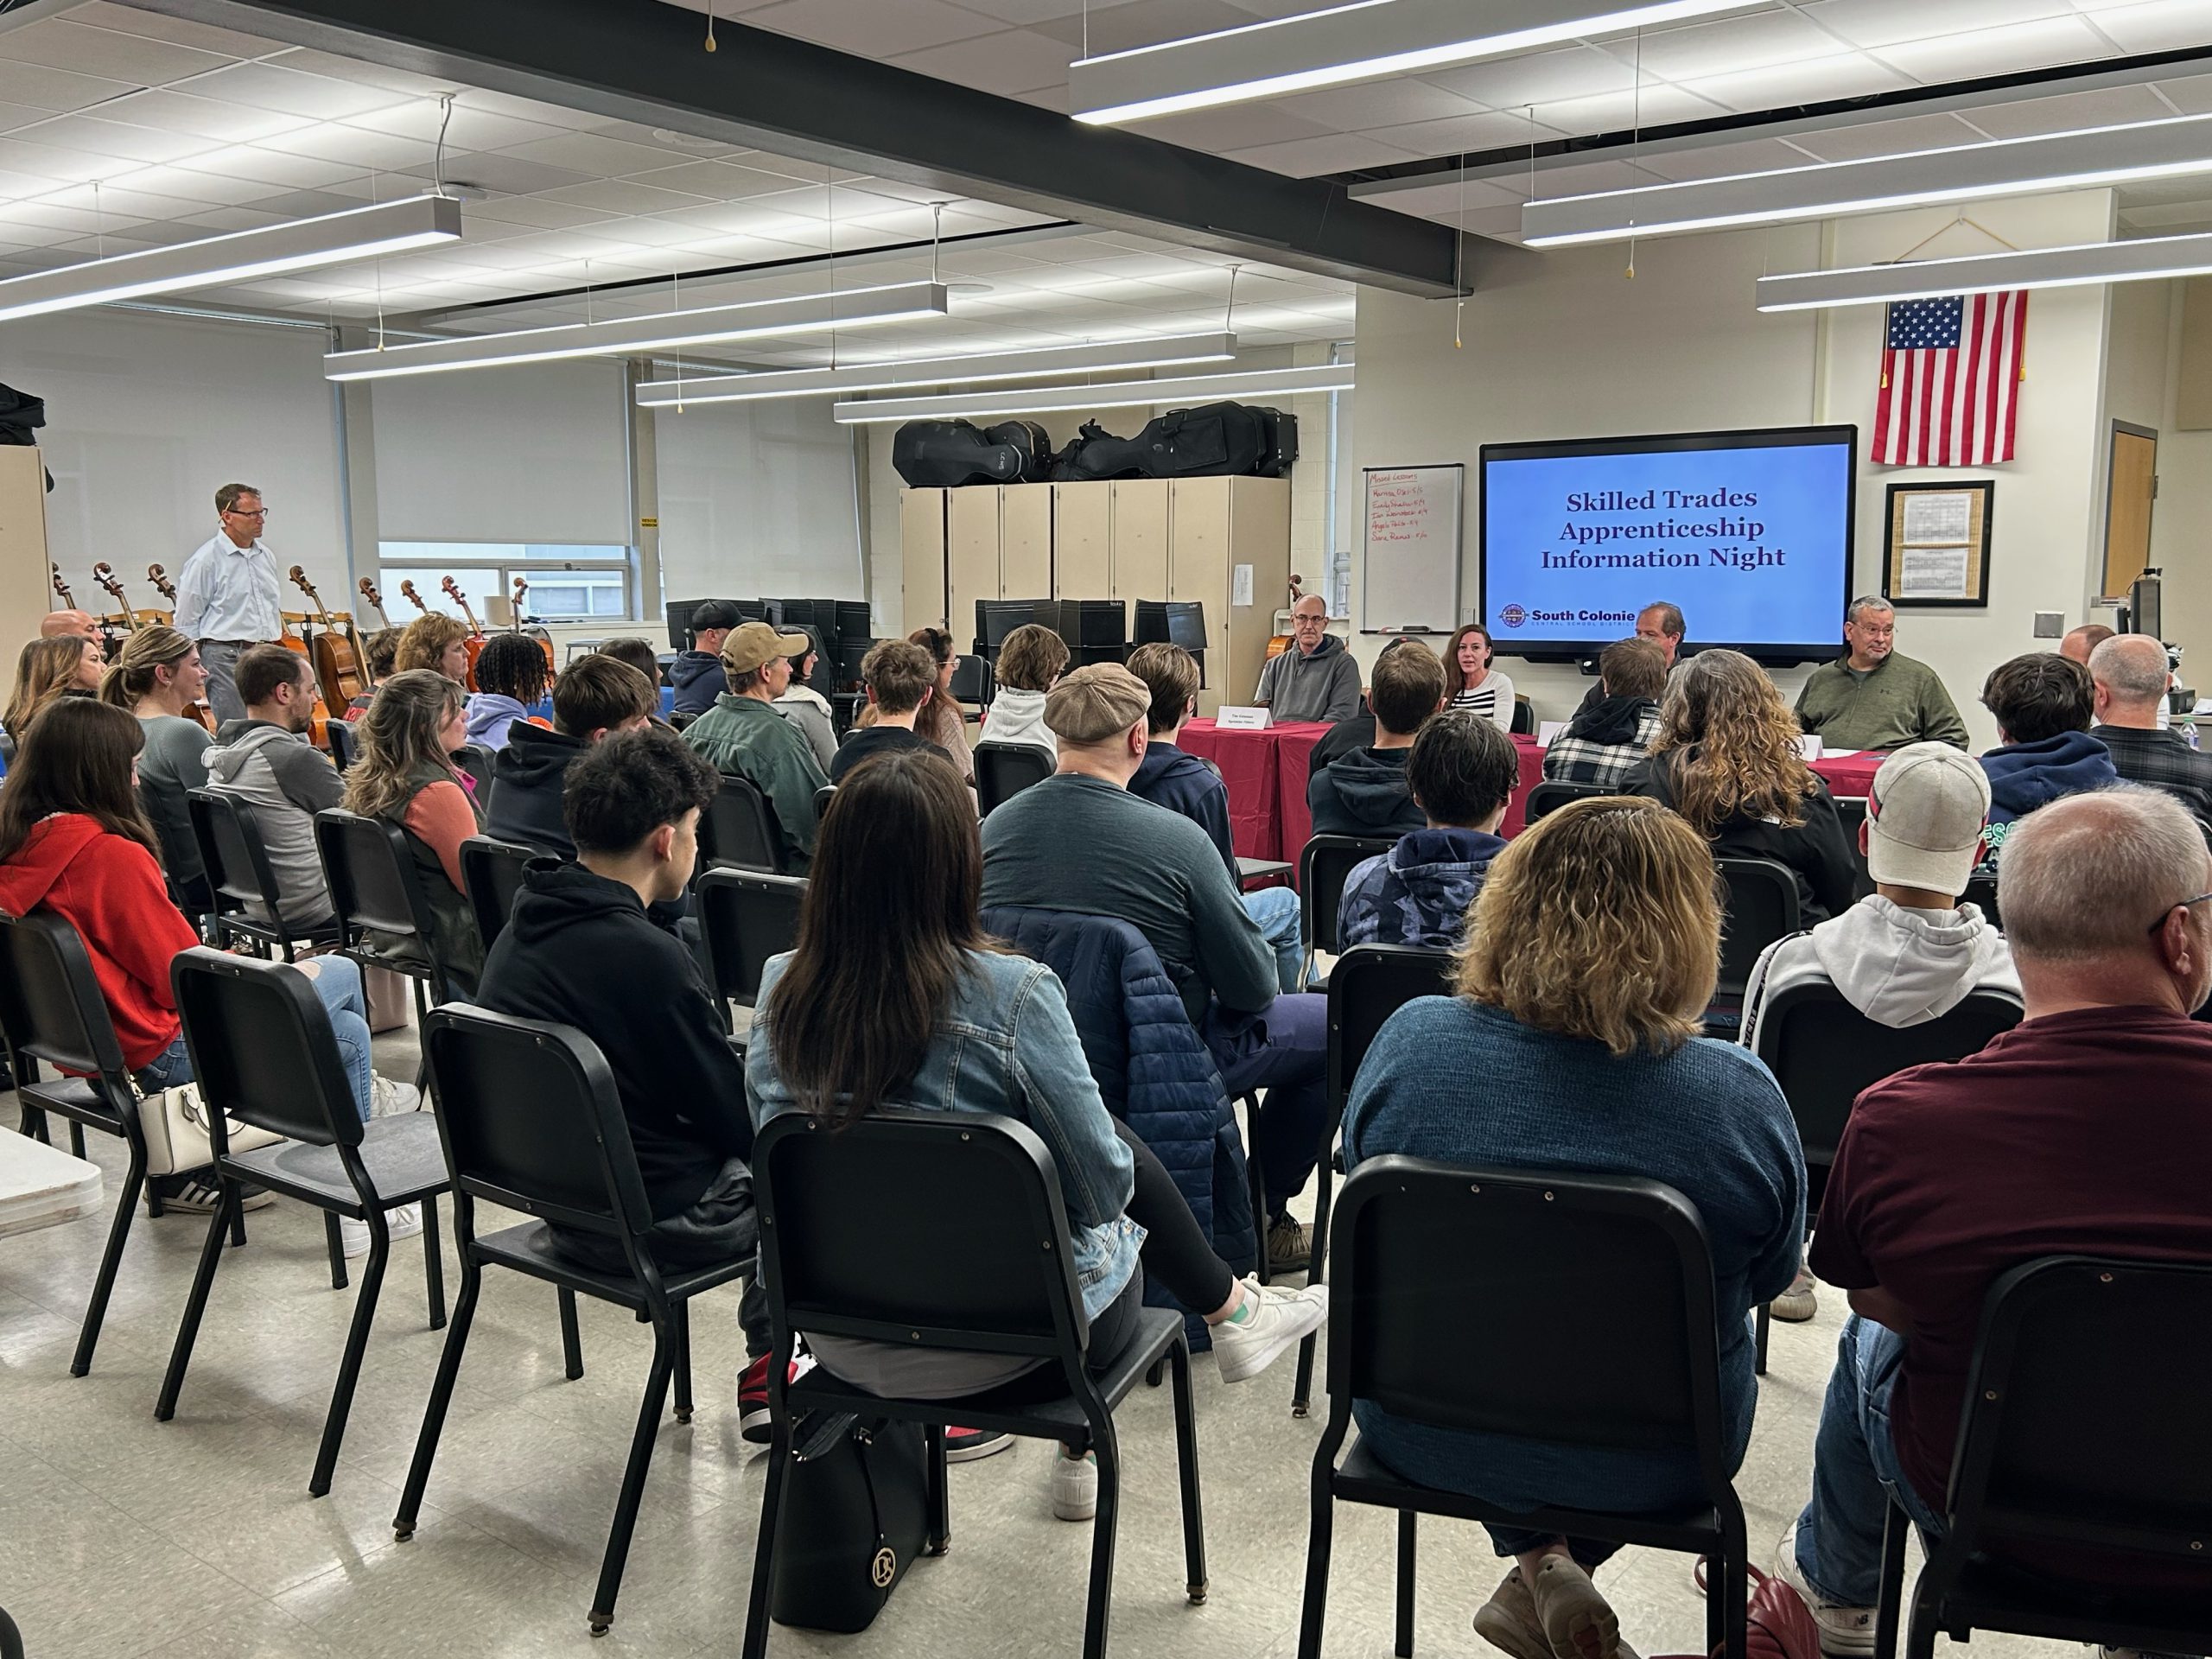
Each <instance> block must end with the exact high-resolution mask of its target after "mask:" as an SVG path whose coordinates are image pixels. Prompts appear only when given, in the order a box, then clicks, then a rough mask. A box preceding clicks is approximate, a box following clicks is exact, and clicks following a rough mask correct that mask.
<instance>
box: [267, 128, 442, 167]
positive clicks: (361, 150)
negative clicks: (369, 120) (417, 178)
mask: <svg viewBox="0 0 2212 1659" xmlns="http://www.w3.org/2000/svg"><path fill="white" fill-rule="evenodd" d="M283 146H284V148H285V149H288V150H296V151H297V152H298V153H299V154H301V155H302V156H315V157H317V158H319V159H321V160H323V161H327V162H350V163H352V164H353V165H354V166H357V167H360V168H366V169H368V170H369V171H372V172H392V171H397V169H398V168H404V167H416V166H428V165H429V162H430V160H431V158H432V157H433V156H435V155H436V154H437V150H436V147H435V145H431V144H426V143H423V142H422V141H420V140H419V139H415V138H395V137H391V136H389V135H388V134H385V133H381V132H370V131H368V130H366V129H365V128H361V127H341V126H340V125H339V124H337V123H335V122H328V123H324V124H316V125H312V126H307V127H302V128H301V129H299V130H296V131H294V132H288V133H285V134H284V135H283Z"/></svg>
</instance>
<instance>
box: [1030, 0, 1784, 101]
mask: <svg viewBox="0 0 2212 1659" xmlns="http://www.w3.org/2000/svg"><path fill="white" fill-rule="evenodd" d="M1762 3H1764V0H1649V3H1646V4H1643V5H1623V4H1621V3H1619V0H1485V3H1484V4H1482V5H1470V4H1469V3H1468V0H1356V3H1354V4H1351V5H1343V6H1332V7H1331V8H1329V9H1328V10H1325V11H1310V12H1306V13H1305V14H1303V15H1301V16H1295V17H1278V18H1274V19H1270V20H1268V21H1267V22H1257V23H1246V24H1243V25H1241V26H1239V27H1238V28H1236V29H1221V30H1219V31H1217V32H1216V33H1214V34H1211V35H1192V36H1189V37H1188V38H1186V39H1184V40H1179V41H1161V42H1160V44H1158V45H1156V46H1140V47H1135V48H1132V49H1130V50H1128V51H1127V52H1108V53H1103V54H1100V55H1099V56H1097V57H1084V58H1081V59H1078V60H1077V61H1076V62H1074V63H1071V64H1070V65H1069V66H1068V102H1069V105H1070V106H1071V112H1072V113H1073V114H1074V116H1075V118H1076V119H1077V120H1078V121H1087V122H1090V123H1092V124H1101V125H1110V124H1115V123H1117V122H1123V121H1141V120H1145V119H1147V118H1149V117H1153V116H1160V115H1176V114H1180V113H1181V112H1182V111H1185V110H1205V109H1211V108H1214V107H1216V106H1217V105H1224V104H1243V103H1247V102H1249V101H1250V100H1251V99H1260V98H1280V97H1282V96H1283V95H1284V94H1286V93H1288V92H1311V91H1313V89H1314V88H1315V87H1318V86H1344V85H1346V84H1348V83H1350V82H1352V81H1357V80H1377V79H1382V78H1383V77H1385V76H1388V75H1406V74H1414V73H1420V72H1421V71H1422V70H1427V69H1440V68H1443V67H1446V65H1449V64H1455V63H1471V62H1473V61H1474V60H1476V59H1478V58H1502V57H1509V56H1510V55H1512V54H1514V53H1516V52H1529V51H1533V50H1535V48H1538V47H1543V46H1554V45H1557V44H1559V43H1560V42H1562V41H1573V40H1580V39H1581V38H1582V37H1584V36H1586V35H1603V34H1608V33H1611V32H1613V31H1615V30H1624V29H1643V28H1649V27H1654V26H1656V25H1658V24H1661V23H1676V22H1683V21H1684V20H1686V19H1688V18H1692V17H1709V16H1713V15H1715V14H1716V13H1719V12H1726V11H1748V10H1751V9H1752V8H1753V7H1754V6H1757V5H1759V4H1762Z"/></svg>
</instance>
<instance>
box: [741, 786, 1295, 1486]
mask: <svg viewBox="0 0 2212 1659" xmlns="http://www.w3.org/2000/svg"><path fill="white" fill-rule="evenodd" d="M981 895H982V849H981V845H980V843H979V842H978V839H977V836H976V818H975V814H974V810H973V809H972V808H971V807H970V805H969V797H968V791H967V788H966V786H965V785H964V783H963V780H962V779H961V777H960V774H959V773H958V772H957V771H955V770H954V768H953V766H952V764H951V763H950V761H948V760H945V759H944V756H943V755H941V754H937V753H931V752H930V751H928V750H907V751H903V752H896V753H889V754H884V755H880V756H878V757H877V758H875V759H874V760H870V761H869V762H868V764H867V765H866V766H859V767H855V769H854V770H853V772H851V773H850V774H849V776H848V777H847V779H846V780H845V781H844V783H843V784H842V785H839V787H838V791H837V793H836V797H835V798H833V799H832V801H831V804H830V807H829V811H828V812H827V813H826V814H825V815H824V817H823V821H822V825H821V831H820V838H819V840H818V842H817V848H816V854H815V866H814V875H813V880H812V881H811V883H810V887H809V889H808V893H807V899H806V905H805V907H804V911H803V912H802V913H801V916H800V920H799V933H798V948H797V949H795V950H791V951H790V952H787V953H785V954H784V955H781V956H778V957H772V958H770V959H769V961H768V963H767V965H766V968H765V969H764V970H763V972H762V976H761V984H760V1001H759V1004H758V1006H759V1009H760V1013H759V1015H758V1017H756V1019H755V1020H754V1022H753V1031H752V1035H751V1039H750V1042H749V1043H748V1046H747V1052H746V1062H745V1082H746V1095H747V1101H748V1103H749V1104H750V1106H751V1108H752V1112H753V1122H754V1123H755V1125H756V1126H757V1125H759V1124H762V1123H765V1122H766V1121H767V1120H768V1119H769V1118H771V1117H772V1116H775V1115H776V1114H778V1113H779V1112H786V1111H805V1112H810V1113H811V1114H813V1115H814V1116H816V1117H817V1118H819V1119H821V1120H823V1121H825V1122H830V1123H833V1124H834V1123H836V1122H843V1121H846V1120H849V1119H850V1118H853V1117H855V1116H862V1115H864V1114H865V1113H866V1112H868V1110H869V1109H872V1108H874V1107H876V1106H879V1105H880V1106H897V1107H902V1108H906V1109H918V1110H925V1111H928V1110H935V1111H951V1110H955V1109H958V1110H963V1111H989V1112H1001V1113H1004V1114H1005V1115H1006V1116H1009V1117H1013V1118H1015V1119H1018V1120H1019V1121H1020V1122H1023V1123H1026V1124H1027V1125H1028V1126H1029V1127H1030V1128H1033V1129H1034V1130H1035V1131H1036V1132H1037V1134H1038V1135H1039V1138H1041V1139H1042V1140H1043V1141H1044V1142H1045V1144H1046V1146H1047V1147H1050V1148H1051V1149H1052V1160H1053V1163H1054V1165H1055V1166H1057V1168H1058V1172H1059V1179H1060V1191H1061V1197H1062V1200H1063V1202H1064V1203H1065V1205H1066V1208H1067V1215H1068V1224H1069V1230H1070V1233H1071V1243H1072V1245H1073V1250H1074V1259H1075V1262H1076V1268H1077V1281H1078V1283H1079V1284H1080V1286H1081V1287H1082V1292H1083V1311H1084V1317H1085V1318H1086V1319H1088V1320H1089V1321H1090V1347H1089V1353H1090V1365H1091V1369H1092V1370H1094V1371H1099V1372H1103V1371H1104V1370H1108V1369H1109V1368H1110V1367H1111V1366H1112V1364H1113V1363H1114V1361H1115V1359H1116V1356H1118V1355H1119V1354H1120V1353H1121V1351H1122V1350H1123V1349H1124V1348H1125V1347H1127V1346H1128V1341H1129V1338H1130V1337H1131V1336H1132V1335H1133V1334H1134V1332H1135V1327H1136V1323H1137V1314H1138V1310H1139V1309H1140V1307H1141V1305H1142V1302H1143V1297H1144V1273H1143V1270H1142V1269H1143V1268H1150V1269H1151V1271H1152V1272H1153V1273H1154V1274H1156V1275H1157V1276H1158V1277H1159V1279H1160V1282H1161V1283H1162V1284H1163V1285H1165V1286H1166V1287H1167V1288H1168V1289H1169V1290H1170V1291H1171V1292H1173V1294H1174V1295H1175V1296H1176V1297H1177V1299H1178V1300H1180V1301H1181V1302H1182V1303H1183V1304H1184V1305H1185V1306H1187V1307H1192V1308H1198V1309H1205V1310H1210V1311H1208V1312H1206V1313H1205V1319H1206V1322H1207V1323H1208V1324H1209V1325H1212V1326H1213V1351H1214V1355H1215V1358H1216V1360H1217V1363H1219V1365H1220V1367H1221V1372H1222V1377H1223V1380H1224V1382H1231V1383H1234V1382H1238V1381H1241V1380H1242V1379H1243V1378H1245V1377H1248V1376H1253V1375H1254V1374H1255V1373H1256V1372H1258V1371H1259V1370H1262V1369H1263V1368H1264V1367H1265V1366H1267V1365H1268V1363H1270V1362H1271V1361H1273V1360H1274V1359H1275V1358H1277V1357H1280V1356H1281V1355H1282V1354H1283V1353H1285V1352H1287V1351H1288V1350H1289V1348H1290V1347H1291V1346H1292V1344H1295V1343H1296V1342H1297V1341H1298V1340H1299V1338H1301V1337H1303V1336H1304V1335H1306V1332H1309V1331H1311V1330H1313V1328H1314V1327H1315V1326H1317V1325H1319V1323H1320V1322H1321V1319H1322V1318H1323V1317H1324V1316H1325V1313H1326V1312H1327V1307H1328V1292H1327V1290H1326V1287H1320V1286H1316V1287H1313V1288H1311V1289H1307V1290H1300V1291H1296V1292H1285V1291H1282V1290H1280V1289H1266V1290H1263V1289H1262V1288H1261V1287H1259V1286H1258V1285H1257V1284H1256V1283H1255V1282H1253V1281H1250V1280H1245V1281H1239V1280H1238V1279H1237V1278H1236V1275H1235V1274H1233V1273H1232V1272H1231V1271H1230V1268H1228V1266H1227V1265H1226V1264H1225V1263H1224V1262H1222V1261H1221V1259H1220V1258H1219V1257H1218V1256H1217V1255H1214V1253H1213V1251H1212V1249H1211V1247H1210V1246H1209V1245H1208V1243H1207V1242H1206V1239H1205V1235H1204V1234H1203V1233H1202V1232H1201V1231H1200V1230H1199V1229H1198V1222H1197V1220H1196V1219H1195V1218H1194V1217H1192V1214H1191V1209H1190V1205H1188V1204H1187V1203H1185V1200H1184V1198H1183V1197H1182V1195H1181V1194H1180V1193H1179V1192H1177V1191H1176V1188H1175V1185H1174V1182H1173V1179H1172V1178H1171V1177H1170V1176H1169V1175H1168V1173H1167V1172H1166V1169H1164V1168H1163V1167H1162V1166H1161V1165H1160V1160H1159V1159H1158V1157H1156V1156H1155V1155H1154V1154H1153V1152H1152V1150H1151V1148H1150V1147H1147V1146H1146V1145H1145V1144H1144V1143H1143V1142H1142V1141H1140V1140H1138V1139H1137V1138H1136V1136H1135V1135H1133V1134H1131V1133H1130V1132H1129V1131H1128V1128H1126V1127H1125V1126H1123V1125H1121V1124H1119V1123H1116V1122H1115V1121H1114V1119H1113V1118H1112V1117H1110V1116H1108V1114H1107V1111H1106V1107H1105V1103H1104V1102H1103V1100H1102V1099H1101V1098H1100V1096H1099V1093H1098V1085H1097V1084H1096V1082H1095V1081H1094V1080H1093V1079H1092V1077H1091V1075H1090V1066H1089V1065H1087V1064H1086V1063H1085V1061H1084V1054H1083V1044H1082V1042H1081V1040H1080V1039H1078V1038H1077V1034H1076V1029H1075V1024H1074V1021H1073V1020H1071V1018H1070V1017H1069V1014H1068V1006H1067V996H1066V993H1065V991H1064V990H1063V989H1062V988H1061V985H1060V982H1059V980H1058V978H1057V977H1055V976H1054V975H1053V974H1052V970H1051V969H1048V968H1046V967H1045V966H1044V965H1043V964H1042V963H1036V962H1032V961H1030V960H1029V959H1028V958H1027V957H1018V956H1013V955H1009V954H1007V953H1006V952H1005V951H1004V950H1003V947H1001V946H999V945H997V944H995V942H994V941H993V940H992V939H991V938H989V937H988V935H986V934H985V933H984V931H983V930H982V924H981V922H980V921H979V920H978V918H977V906H978V903H979V900H980V898H981ZM809 1345H810V1348H811V1350H812V1351H813V1353H814V1357H815V1358H816V1360H817V1363H820V1364H822V1365H823V1366H824V1367H826V1368H827V1369H828V1370H829V1371H830V1372H832V1373H833V1374H834V1375H836V1376H839V1377H841V1378H842V1379H843V1380H844V1381H846V1382H849V1383H853V1384H855V1386H858V1387H861V1388H865V1389H870V1390H871V1391H873V1392H876V1393H883V1394H896V1395H903V1396H906V1397H908V1398H921V1399H947V1398H952V1397H955V1396H958V1395H967V1394H970V1393H976V1392H979V1391H981V1390H983V1389H994V1388H1000V1387H1006V1386H1012V1387H1014V1388H1015V1389H1019V1388H1020V1384H1021V1380H1022V1379H1023V1378H1024V1377H1025V1376H1034V1377H1035V1379H1036V1382H1037V1383H1038V1385H1039V1387H1040V1388H1041V1389H1044V1390H1046V1391H1048V1392H1049V1391H1054V1390H1057V1389H1058V1387H1059V1386H1060V1384H1059V1383H1058V1378H1057V1376H1056V1375H1055V1374H1053V1373H1052V1372H1051V1371H1049V1370H1039V1369H1038V1367H1039V1364H1040V1363H1041V1362H1038V1361H1034V1360H1027V1359H1022V1358H1018V1357H1016V1358H1009V1357H1006V1356H1002V1355H987V1354H962V1353H943V1352H936V1351H927V1350H914V1349H910V1348H906V1347H904V1346H899V1345H893V1344H880V1343H870V1342H861V1341H854V1340H848V1339H832V1338H810V1342H809ZM1096 1493H1097V1471H1096V1467H1095V1465H1092V1464H1090V1462H1089V1460H1088V1459H1083V1460H1077V1459H1072V1458H1069V1457H1063V1458H1060V1459H1057V1460H1056V1464H1055V1468H1054V1471H1053V1478H1052V1499H1053V1510H1054V1512H1055V1513H1056V1514H1058V1515H1059V1516H1062V1518H1064V1519H1067V1520H1087V1519H1089V1518H1090V1516H1092V1515H1093V1514H1094V1513H1095V1512H1096V1504H1097V1497H1096Z"/></svg>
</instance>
